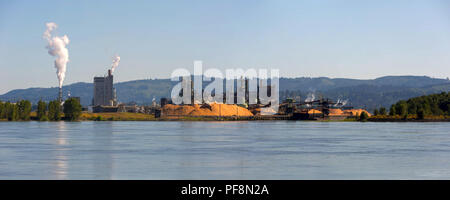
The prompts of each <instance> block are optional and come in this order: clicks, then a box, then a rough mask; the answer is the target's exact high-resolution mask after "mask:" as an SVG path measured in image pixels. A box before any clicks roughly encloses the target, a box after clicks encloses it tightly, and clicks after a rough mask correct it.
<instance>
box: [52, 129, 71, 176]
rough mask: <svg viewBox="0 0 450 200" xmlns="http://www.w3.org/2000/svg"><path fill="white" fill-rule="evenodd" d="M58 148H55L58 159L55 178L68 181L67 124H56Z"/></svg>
mask: <svg viewBox="0 0 450 200" xmlns="http://www.w3.org/2000/svg"><path fill="white" fill-rule="evenodd" d="M55 124H56V130H57V134H56V144H57V145H56V148H55V153H56V156H55V159H56V165H55V166H56V169H55V176H56V179H67V171H68V163H67V162H68V161H67V157H66V155H65V153H66V148H67V139H66V138H67V129H66V123H65V122H56V123H55Z"/></svg>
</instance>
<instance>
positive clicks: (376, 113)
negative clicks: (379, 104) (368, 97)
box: [373, 108, 379, 116]
mask: <svg viewBox="0 0 450 200" xmlns="http://www.w3.org/2000/svg"><path fill="white" fill-rule="evenodd" d="M373 115H375V116H376V115H379V113H378V109H376V108H375V109H374V110H373Z"/></svg>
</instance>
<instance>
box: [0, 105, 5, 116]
mask: <svg viewBox="0 0 450 200" xmlns="http://www.w3.org/2000/svg"><path fill="white" fill-rule="evenodd" d="M4 110H5V103H3V102H2V101H0V119H4V118H6V117H5V115H4Z"/></svg>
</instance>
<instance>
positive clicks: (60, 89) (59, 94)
mask: <svg viewBox="0 0 450 200" xmlns="http://www.w3.org/2000/svg"><path fill="white" fill-rule="evenodd" d="M58 101H59V102H62V88H59V93H58Z"/></svg>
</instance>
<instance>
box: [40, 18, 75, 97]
mask: <svg viewBox="0 0 450 200" xmlns="http://www.w3.org/2000/svg"><path fill="white" fill-rule="evenodd" d="M45 25H46V26H47V29H46V30H45V32H44V35H43V37H44V39H46V40H47V42H48V44H47V47H46V48H47V49H48V54H50V55H52V56H54V57H56V59H55V68H56V74H57V75H58V80H59V87H60V88H61V87H62V85H63V82H64V78H65V77H66V67H67V62H69V50H68V49H67V47H66V45H68V44H69V38H68V37H67V35H64V36H62V37H59V36H52V32H53V31H54V30H55V29H56V28H57V27H58V25H57V24H55V23H54V22H49V23H46V24H45Z"/></svg>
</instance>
